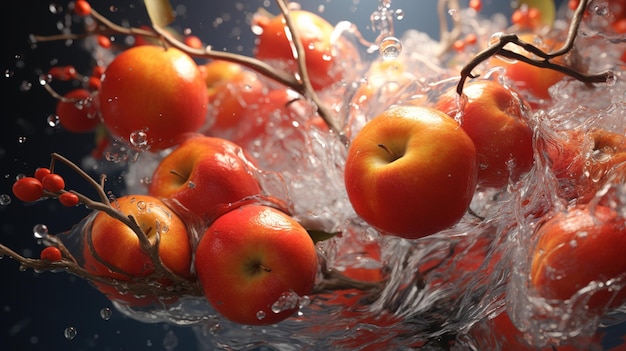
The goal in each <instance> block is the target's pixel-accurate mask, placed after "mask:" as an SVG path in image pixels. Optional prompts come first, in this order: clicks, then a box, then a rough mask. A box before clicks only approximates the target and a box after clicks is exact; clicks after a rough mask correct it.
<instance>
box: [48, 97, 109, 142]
mask: <svg viewBox="0 0 626 351" xmlns="http://www.w3.org/2000/svg"><path fill="white" fill-rule="evenodd" d="M64 98H65V100H59V101H58V102H57V106H56V115H57V116H58V117H59V124H60V125H61V127H62V128H63V129H65V130H67V131H70V132H72V133H86V132H90V131H92V130H93V129H94V128H96V126H98V125H99V124H100V119H99V118H98V116H97V115H98V113H97V112H98V111H97V108H96V105H95V104H94V103H93V101H92V97H91V93H90V92H89V91H88V90H87V89H83V88H78V89H74V90H71V91H70V92H68V93H67V94H65V95H64Z"/></svg>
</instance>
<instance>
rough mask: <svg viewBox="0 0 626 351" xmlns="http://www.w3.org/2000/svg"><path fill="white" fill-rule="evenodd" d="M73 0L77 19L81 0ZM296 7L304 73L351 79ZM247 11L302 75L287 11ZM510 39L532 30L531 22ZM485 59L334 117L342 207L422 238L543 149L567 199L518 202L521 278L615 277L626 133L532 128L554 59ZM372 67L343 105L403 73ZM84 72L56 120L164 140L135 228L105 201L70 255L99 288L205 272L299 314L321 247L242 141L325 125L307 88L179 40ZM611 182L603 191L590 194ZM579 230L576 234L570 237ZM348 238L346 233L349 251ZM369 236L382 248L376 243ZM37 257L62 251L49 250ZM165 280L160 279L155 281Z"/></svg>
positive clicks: (38, 188)
mask: <svg viewBox="0 0 626 351" xmlns="http://www.w3.org/2000/svg"><path fill="white" fill-rule="evenodd" d="M76 3H77V6H76V8H77V9H80V11H81V12H80V13H81V15H83V16H88V15H89V10H88V8H87V5H86V1H84V0H78V1H77V2H76ZM473 3H477V2H475V1H474V2H473ZM533 13H534V12H533ZM290 14H291V16H292V19H293V22H294V24H295V30H296V31H297V32H298V33H297V34H298V37H299V38H300V40H301V41H302V44H303V47H304V49H305V51H306V62H305V66H306V70H307V74H308V76H309V77H310V82H311V85H312V88H313V89H314V90H315V91H316V92H325V91H332V89H331V88H336V87H340V86H342V85H344V84H343V83H342V80H344V81H345V80H349V79H350V77H344V76H343V75H344V74H345V72H347V71H348V70H347V69H346V65H354V64H356V63H355V62H348V61H347V60H344V58H354V57H358V54H356V48H355V47H354V46H352V45H351V43H350V42H348V41H345V42H344V41H339V42H332V40H331V37H332V33H333V29H334V28H333V26H332V25H330V24H329V23H328V22H326V21H325V20H323V19H322V18H321V17H319V16H317V15H314V14H313V13H311V12H307V11H301V10H294V11H291V12H290ZM533 16H535V15H533ZM520 21H521V20H520ZM254 22H255V23H254V25H255V26H256V27H258V28H259V29H262V33H259V37H258V40H257V44H256V45H257V47H256V51H255V55H256V56H257V58H258V59H261V60H263V61H264V62H267V63H270V64H272V65H274V66H275V67H278V68H279V69H281V70H284V71H286V72H289V73H292V74H298V73H300V72H299V68H298V64H297V61H296V60H295V59H294V58H293V51H292V50H293V47H292V45H291V44H290V42H289V39H288V35H287V34H286V32H285V23H284V18H282V17H281V16H275V17H271V16H267V15H264V14H258V15H257V16H256V17H255V18H254ZM531 22H532V21H531ZM520 23H521V22H520ZM524 23H526V22H524ZM528 23H530V22H528ZM520 38H522V39H523V40H525V41H528V42H533V43H534V42H538V41H537V34H536V33H532V32H529V33H526V34H520ZM551 40H552V39H550V38H545V40H541V41H539V42H541V43H542V45H545V46H542V47H540V48H541V49H544V50H546V51H550V50H552V49H553V48H555V47H558V46H559V45H560V44H562V43H561V42H552V41H551ZM157 44H158V43H157ZM520 54H524V53H520ZM525 54H528V53H525ZM486 64H487V66H496V65H497V66H502V67H503V69H502V70H499V71H497V73H496V74H493V75H491V76H490V77H488V78H484V79H483V78H480V79H474V80H472V81H469V82H468V83H466V84H465V85H464V87H463V91H462V93H463V94H462V95H459V94H458V92H457V89H456V88H457V87H456V86H453V87H452V86H449V85H447V86H445V89H443V90H442V91H440V92H438V93H437V94H436V97H435V98H433V96H430V97H422V98H418V99H414V100H411V101H405V102H404V103H403V104H400V105H399V106H391V107H387V106H385V108H382V110H380V111H377V112H376V113H375V115H374V116H368V115H361V114H359V113H356V111H355V110H352V111H351V114H350V116H349V117H348V118H347V125H346V127H345V130H344V131H343V132H345V133H346V135H347V136H348V138H349V148H348V150H347V154H346V157H345V169H344V174H343V182H344V184H345V189H346V194H347V197H348V200H349V203H350V204H351V206H352V208H353V209H354V212H355V213H356V214H357V215H358V217H359V219H360V220H362V221H364V222H365V223H367V225H369V226H371V227H373V228H375V229H376V230H377V231H378V232H379V233H380V234H381V235H390V236H395V237H401V238H405V239H410V240H415V239H420V238H424V237H426V236H430V235H433V234H437V233H440V232H442V231H445V230H447V229H450V228H453V227H454V225H455V224H457V223H459V221H461V220H462V218H463V217H464V216H467V215H468V210H470V204H471V203H472V200H473V199H474V197H475V194H476V193H477V191H484V190H486V189H496V190H497V191H501V192H506V191H507V189H508V188H507V187H515V186H516V184H519V182H523V181H524V180H528V179H529V178H528V177H532V176H533V175H534V174H533V173H532V172H533V171H534V170H537V169H540V168H539V167H544V166H545V165H546V164H547V165H548V166H547V167H546V169H549V173H550V175H551V176H553V177H554V179H555V183H556V184H558V188H557V189H556V190H555V192H556V194H557V197H558V198H559V199H564V200H565V201H566V202H567V204H568V205H567V206H566V207H565V209H564V210H562V211H558V210H556V209H555V208H553V207H549V206H545V207H542V206H528V208H526V207H524V206H523V205H524V204H522V206H521V211H520V212H523V213H520V216H521V217H530V218H535V219H537V222H538V223H539V224H540V225H539V224H538V225H537V227H536V230H535V231H534V232H533V235H532V237H533V238H534V239H533V240H534V241H533V247H532V248H530V250H531V252H532V253H531V256H532V260H531V262H530V263H529V268H528V276H529V280H530V283H529V284H530V286H531V287H532V290H533V291H534V292H535V293H536V294H537V295H538V296H540V297H542V298H544V299H548V300H550V301H559V302H560V303H566V302H567V301H569V300H570V299H572V298H573V297H574V298H575V297H577V296H578V295H577V294H579V293H580V291H581V290H582V289H585V288H586V287H588V286H590V284H593V282H594V281H596V280H598V279H600V280H602V281H609V280H611V279H615V280H617V281H618V283H619V282H622V283H623V279H624V272H626V265H625V264H624V263H622V262H624V261H623V260H622V261H619V257H620V255H621V254H623V252H624V250H623V247H625V246H624V244H626V242H624V240H626V233H625V231H626V221H625V220H624V217H623V215H622V214H620V213H619V212H618V211H616V210H615V204H614V203H615V202H619V201H620V198H619V194H620V191H621V190H620V189H619V185H620V184H622V183H623V177H624V168H623V167H622V166H620V165H621V164H622V163H623V161H624V160H625V156H626V152H625V151H626V140H625V139H626V138H625V137H624V135H622V134H619V133H614V132H612V131H609V130H605V129H601V128H594V129H592V130H580V129H563V130H558V131H556V132H555V133H554V134H547V133H544V132H543V130H542V129H541V128H542V126H540V125H539V124H540V122H538V121H537V120H536V119H535V118H533V109H539V108H543V107H545V106H547V105H549V104H550V99H551V95H550V88H551V86H553V85H554V84H556V83H557V82H559V81H561V80H562V79H563V78H564V77H565V74H564V73H562V72H558V71H548V70H545V69H541V68H538V67H535V66H532V65H528V64H527V63H524V62H501V61H496V59H495V58H494V59H493V60H489V61H487V63H486ZM52 73H54V74H53V77H54V78H57V79H73V78H75V72H72V71H71V70H55V71H54V72H52ZM367 75H368V77H369V79H368V80H367V81H365V82H362V84H361V85H360V86H359V87H358V89H357V90H356V91H355V92H354V94H353V95H352V98H351V99H352V100H351V106H350V107H351V108H354V109H357V108H358V107H360V106H364V105H368V104H369V105H372V104H373V105H376V104H378V103H379V102H380V101H382V100H383V99H381V97H394V96H396V95H395V93H397V92H398V91H400V89H401V88H403V87H405V84H409V83H410V82H411V81H413V80H414V79H415V76H414V75H412V74H411V73H410V72H408V71H407V70H406V69H405V68H404V67H402V65H401V64H399V63H397V62H393V61H391V62H390V61H376V62H374V63H373V64H372V65H371V66H369V71H368V72H367ZM92 77H97V79H89V80H83V81H85V82H88V86H87V87H86V89H82V90H80V91H77V92H72V93H70V94H68V95H66V96H65V98H64V99H62V101H60V102H59V105H58V109H57V114H58V116H59V119H60V124H61V125H62V126H65V127H66V129H67V130H69V131H89V130H93V128H95V126H96V125H101V126H103V127H104V128H105V129H106V131H107V133H108V134H109V135H110V136H111V137H113V138H115V139H116V140H118V141H120V142H122V143H124V144H126V145H128V146H130V147H131V148H134V149H136V150H140V151H142V152H150V153H158V154H159V155H162V157H161V158H160V159H159V162H158V165H157V166H156V169H155V170H154V173H153V174H152V176H151V177H150V182H149V185H148V187H147V192H146V194H129V195H125V196H122V197H119V198H116V199H114V200H113V201H111V203H110V207H111V208H113V209H114V210H115V211H118V213H122V214H123V215H124V216H125V217H127V218H130V219H132V223H134V225H136V227H133V226H129V225H128V224H127V223H124V222H122V221H120V220H119V218H115V217H114V216H111V215H110V213H108V212H107V211H102V210H99V211H96V212H95V213H94V215H93V216H92V217H91V218H90V221H89V225H88V226H87V230H85V233H84V240H83V250H82V258H83V259H82V262H81V263H82V265H83V267H84V269H85V270H86V271H88V272H89V273H90V274H91V275H92V276H94V277H99V278H98V279H96V280H94V284H95V285H96V286H97V287H98V289H100V291H102V292H103V293H105V294H107V296H109V297H110V298H111V299H113V300H115V301H118V302H120V303H125V304H128V305H131V306H148V305H151V304H155V303H160V304H168V303H171V302H172V301H175V299H176V298H177V296H178V295H180V294H182V293H184V292H186V291H193V286H200V287H201V291H202V293H203V295H204V296H205V297H206V299H207V300H208V301H209V302H210V303H211V305H212V306H213V307H214V308H215V310H216V311H218V312H219V313H220V314H221V315H223V316H224V317H226V318H228V319H230V320H232V321H234V322H237V323H242V324H272V323H277V322H279V321H281V320H284V319H285V318H288V317H290V316H291V315H293V313H294V311H296V310H297V309H298V308H300V306H301V304H302V303H304V302H305V301H306V299H302V297H303V296H305V295H307V294H310V293H311V292H312V291H313V288H314V285H315V283H316V280H317V279H318V272H319V266H320V265H319V262H318V250H317V248H316V246H315V242H314V240H313V239H312V238H311V236H310V234H309V232H307V228H305V227H303V225H302V224H301V223H299V222H298V221H297V220H296V219H294V217H293V216H291V215H290V211H289V205H288V203H289V201H290V199H284V198H276V197H274V194H271V193H268V190H267V189H265V188H264V186H263V183H262V182H260V180H259V172H260V170H262V168H263V167H274V168H275V169H280V167H281V166H280V162H285V160H284V159H262V160H257V159H255V158H254V157H253V156H251V155H250V153H249V151H248V150H252V149H255V148H256V149H258V148H264V147H267V142H269V141H270V140H276V137H275V136H272V135H271V134H272V133H282V134H283V137H285V138H292V139H293V138H295V139H298V138H300V139H299V141H301V142H305V139H304V136H303V135H304V134H305V133H306V132H307V130H309V129H311V128H315V129H316V130H317V131H322V132H324V133H332V132H331V131H330V128H329V126H328V125H326V124H325V123H324V120H323V119H322V118H321V117H320V116H319V115H318V114H316V113H315V109H314V108H313V107H312V106H311V104H310V103H309V101H307V100H305V99H303V97H302V95H301V94H298V93H295V92H294V91H293V90H292V89H290V88H286V87H284V86H282V85H280V84H274V83H273V82H271V81H268V80H266V79H264V78H263V77H261V75H260V74H259V73H257V72H255V71H253V70H250V69H248V68H247V67H244V66H242V65H240V64H237V63H233V62H227V61H223V60H211V61H210V62H208V63H205V64H198V63H197V62H196V61H194V59H193V58H192V57H190V56H189V55H188V54H187V53H185V52H184V51H181V50H179V49H176V48H174V47H163V46H162V45H155V44H154V43H152V44H150V43H144V44H143V45H137V46H134V47H131V48H128V49H125V50H123V51H122V52H120V53H119V54H117V55H116V56H115V58H114V59H113V60H112V61H111V62H110V63H109V64H108V65H107V66H106V67H102V68H98V69H97V70H94V74H92ZM391 81H393V82H395V83H396V84H395V85H389V84H388V83H389V82H391ZM328 89H330V90H328ZM73 125H77V126H78V127H72V126H73ZM283 151H284V152H285V153H288V152H289V150H287V149H285V150H283ZM281 156H284V155H276V156H275V157H277V158H278V157H281ZM286 162H289V160H286ZM259 164H262V166H263V167H260V166H259ZM589 175H592V176H589ZM40 178H41V179H38V177H37V176H35V177H28V179H27V180H22V179H21V180H18V181H17V182H16V183H15V186H14V194H15V195H16V196H17V197H18V198H21V199H23V200H24V201H35V200H38V199H40V198H41V197H42V196H44V195H46V196H56V197H58V198H59V200H61V199H62V198H68V197H71V198H72V201H82V202H83V203H84V204H86V205H89V204H90V202H86V201H85V200H84V199H82V198H74V197H72V195H65V194H74V193H73V192H71V191H66V190H65V189H64V185H63V186H59V185H58V184H55V183H54V182H52V181H50V182H49V183H50V185H46V183H48V182H45V181H44V178H43V176H42V177H40ZM50 179H51V178H50ZM38 182H39V183H38ZM607 186H610V191H608V195H606V196H605V195H603V196H602V197H598V196H597V193H598V191H600V190H601V189H604V190H606V189H607ZM603 194H605V193H604V192H603ZM615 194H617V195H615ZM622 195H623V194H622ZM68 201H69V200H68ZM72 203H73V204H74V205H75V204H76V202H72ZM137 228H138V229H139V230H140V232H141V233H143V235H145V237H143V236H142V235H138V233H137ZM581 232H584V233H586V234H587V235H585V236H584V237H581V235H580V233H581ZM343 235H344V236H345V237H344V238H348V237H349V236H350V234H349V233H344V234H343ZM142 238H143V239H142ZM347 240H348V239H344V242H349V241H347ZM573 241H575V242H576V245H569V243H571V242H573ZM355 245H356V244H355ZM486 246H487V245H485V246H481V247H482V248H483V249H485V247H486ZM352 249H353V248H350V247H346V248H345V252H346V253H345V254H350V253H351V252H352V251H351V250H352ZM368 250H370V249H369V248H368ZM371 250H372V251H371V252H372V256H374V257H375V259H376V260H380V259H381V257H380V256H381V255H380V252H379V251H378V250H380V247H377V246H376V247H374V248H371ZM485 250H486V249H485ZM478 251H480V252H469V251H468V252H469V253H467V252H466V253H467V256H468V257H467V259H471V260H472V267H473V268H472V267H469V266H468V267H465V269H467V270H472V269H475V268H476V267H475V265H474V263H476V262H478V263H479V265H480V263H482V260H484V259H485V252H484V251H481V250H478ZM598 252H603V253H604V254H603V255H598V254H597V253H598ZM44 256H45V257H46V258H47V259H49V260H58V259H61V258H60V256H59V253H57V252H51V251H50V250H48V252H47V253H46V254H45V255H44ZM42 257H43V256H42ZM424 269H426V268H424ZM360 273H363V272H359V271H355V270H352V271H349V272H348V274H347V275H348V276H349V275H350V274H353V275H354V277H355V278H357V279H362V280H364V281H372V282H381V281H384V277H383V275H382V273H381V270H380V269H375V270H368V271H367V272H366V273H365V274H364V275H362V274H360ZM555 276H558V277H559V278H558V279H554V277H555ZM452 278H453V277H450V279H452ZM620 279H621V280H620ZM137 281H142V282H144V281H149V282H150V284H151V285H152V286H153V287H155V289H154V290H152V291H151V290H150V289H147V290H138V289H136V287H135V286H134V285H133V284H135V283H136V282H137ZM163 290H166V291H170V292H171V293H170V294H166V295H167V296H164V295H162V294H161V292H162V291H163ZM585 298H586V300H585V302H584V303H585V305H586V308H587V309H588V310H590V311H592V312H593V313H597V314H602V313H604V312H605V311H606V310H607V309H608V308H614V307H617V306H621V305H623V304H624V302H625V301H626V289H624V288H623V284H621V285H620V286H617V287H615V286H611V287H608V288H598V289H595V290H593V291H590V292H589V293H588V294H587V295H586V296H585ZM335 301H339V303H342V304H346V305H350V304H355V303H357V302H355V301H354V299H352V300H351V299H344V300H342V299H341V298H338V299H337V300H335ZM501 316H502V317H499V318H498V319H494V320H493V321H491V322H492V323H495V324H497V325H499V326H501V327H502V328H505V329H506V326H507V325H508V324H510V322H511V321H510V319H508V318H509V316H508V315H507V314H506V313H503V314H501ZM386 322H388V323H389V324H392V323H395V322H396V321H395V319H393V318H391V317H390V319H389V320H386ZM507 323H508V324H507ZM494 329H497V326H496V327H494ZM506 333H507V335H508V334H510V332H508V331H507V332H506ZM520 345H521V344H520ZM519 347H523V346H519Z"/></svg>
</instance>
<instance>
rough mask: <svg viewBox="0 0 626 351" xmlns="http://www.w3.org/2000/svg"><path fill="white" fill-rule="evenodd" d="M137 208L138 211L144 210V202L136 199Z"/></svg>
mask: <svg viewBox="0 0 626 351" xmlns="http://www.w3.org/2000/svg"><path fill="white" fill-rule="evenodd" d="M137 209H139V211H144V210H145V209H146V202H145V201H137Z"/></svg>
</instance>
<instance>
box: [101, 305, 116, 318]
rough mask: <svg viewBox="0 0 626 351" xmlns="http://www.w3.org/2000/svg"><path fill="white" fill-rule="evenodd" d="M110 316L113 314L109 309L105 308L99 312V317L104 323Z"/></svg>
mask: <svg viewBox="0 0 626 351" xmlns="http://www.w3.org/2000/svg"><path fill="white" fill-rule="evenodd" d="M112 314H113V311H111V309H110V308H108V307H105V308H103V309H101V310H100V317H101V318H102V319H104V320H105V321H108V320H109V319H111V315H112Z"/></svg>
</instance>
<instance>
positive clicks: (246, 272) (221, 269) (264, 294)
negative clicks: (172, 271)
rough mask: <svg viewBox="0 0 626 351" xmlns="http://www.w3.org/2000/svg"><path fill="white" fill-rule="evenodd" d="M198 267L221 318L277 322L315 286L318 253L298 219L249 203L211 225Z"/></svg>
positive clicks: (198, 252)
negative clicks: (299, 298)
mask: <svg viewBox="0 0 626 351" xmlns="http://www.w3.org/2000/svg"><path fill="white" fill-rule="evenodd" d="M195 267H196V271H197V273H198V278H199V279H200V282H201V283H202V287H203V289H204V294H205V295H206V298H207V299H208V301H209V302H210V303H211V305H213V307H214V308H215V310H216V311H217V312H218V313H220V314H221V315H222V316H224V317H225V318H227V319H229V320H231V321H234V322H236V323H241V324H249V325H257V324H261V325H262V324H273V323H277V322H280V321H282V320H284V319H286V318H288V317H289V316H291V315H292V314H293V313H294V312H295V311H296V310H297V309H298V297H301V296H304V295H307V294H309V293H310V292H311V290H312V289H313V285H314V283H315V279H316V275H317V252H316V249H315V245H314V244H313V240H312V239H311V237H310V236H309V234H308V233H307V231H306V230H305V229H304V228H303V227H302V226H301V225H300V224H299V223H298V222H296V220H295V219H293V218H291V217H290V216H288V215H287V214H285V213H284V212H281V211H279V210H276V209H274V208H272V207H268V206H263V205H247V206H242V207H239V208H237V209H234V210H232V211H230V212H227V213H225V214H223V215H222V216H220V217H219V218H217V219H216V220H215V222H213V223H212V224H211V226H210V227H209V228H208V229H207V230H206V232H205V233H204V235H203V236H202V238H201V239H200V243H199V244H198V248H197V250H196V259H195ZM285 300H286V301H285ZM280 305H282V307H281V306H280Z"/></svg>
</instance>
